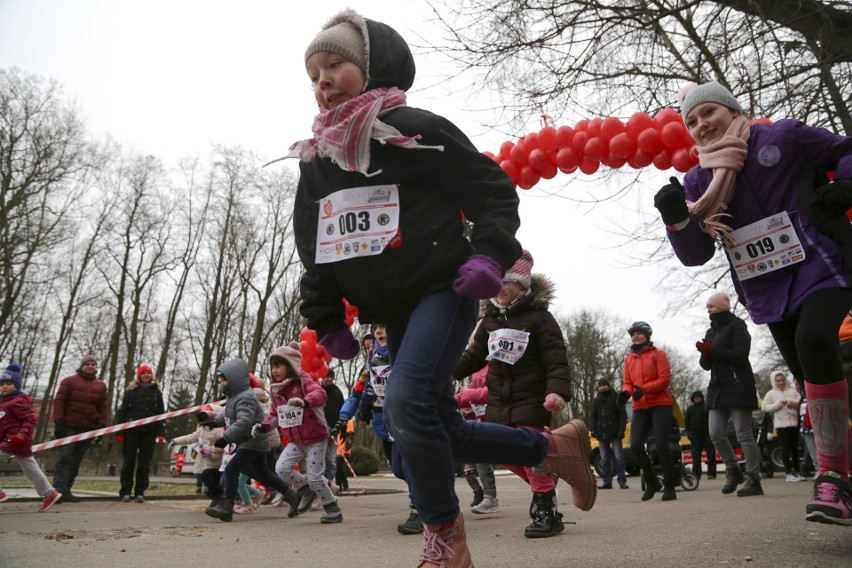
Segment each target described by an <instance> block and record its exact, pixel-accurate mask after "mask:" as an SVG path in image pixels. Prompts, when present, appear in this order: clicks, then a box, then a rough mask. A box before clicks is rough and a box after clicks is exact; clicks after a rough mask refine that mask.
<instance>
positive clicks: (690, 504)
mask: <svg viewBox="0 0 852 568" xmlns="http://www.w3.org/2000/svg"><path fill="white" fill-rule="evenodd" d="M112 479H115V478H112ZM167 479H168V478H166V479H160V480H161V481H165V480H167ZM0 482H2V483H3V486H4V487H5V488H6V491H7V494H9V495H10V499H9V501H7V502H5V503H2V504H0V566H2V567H10V568H11V567H14V568H27V567H39V568H42V567H50V566H58V567H69V568H75V567H84V568H101V567H104V568H106V567H109V568H114V567H116V566H121V567H127V568H134V567H146V568H156V567H159V566H164V567H165V566H168V567H176V566H223V567H234V568H236V567H242V566H247V567H252V568H262V567H266V566H269V567H273V566H274V567H281V566H289V565H293V566H295V565H299V566H309V567H326V566H328V567H334V568H338V567H340V568H343V567H353V568H374V567H384V566H388V567H412V568H413V567H414V566H416V565H417V564H418V560H417V559H418V556H419V554H420V551H421V549H422V537H420V536H418V535H414V536H404V535H400V534H398V533H397V530H396V527H397V525H398V524H399V523H401V522H403V521H404V520H405V519H406V518H407V516H408V511H407V502H408V499H407V496H406V493H405V490H404V485H403V484H402V483H401V482H400V481H398V480H396V479H393V478H390V477H372V478H368V479H364V480H362V483H363V487H364V488H365V490H366V491H367V493H366V494H364V495H357V496H354V495H345V496H342V497H341V498H340V507H341V509H342V510H343V516H344V521H343V523H341V524H337V525H322V524H320V522H319V518H320V516H321V512H309V513H305V514H303V515H301V516H299V517H296V518H293V519H288V518H287V516H286V514H285V512H286V508H277V507H270V506H261V507H260V509H259V510H258V511H256V512H254V513H251V514H245V515H235V518H234V522H231V523H224V522H221V521H218V520H216V519H213V518H210V517H208V516H206V515H205V514H204V512H203V510H204V507H205V506H206V503H207V501H206V500H201V499H195V498H192V499H169V498H149V499H148V500H147V501H146V502H145V503H143V504H137V503H120V502H118V498H117V497H116V496H115V494H94V493H87V492H83V491H80V492H77V491H75V494H79V495H80V496H81V497H83V500H82V501H81V502H80V503H60V504H58V505H55V506H54V507H53V508H52V509H51V510H50V511H47V512H45V513H38V512H37V509H38V503H37V501H36V500H35V499H33V498H34V493H30V494H29V497H30V499H27V498H26V497H27V496H28V494H27V493H26V491H32V490H31V489H29V490H26V489H17V488H11V487H12V486H13V485H23V484H25V483H26V480H25V479H23V478H9V477H4V478H0ZM180 482H182V483H192V482H193V480H192V479H190V478H181V479H180ZM628 482H629V484H630V489H627V490H620V489H613V490H606V491H599V492H598V499H597V503H596V504H595V507H594V508H593V509H592V510H591V511H589V512H586V513H584V512H582V511H579V510H577V509H575V508H574V507H573V505H571V496H570V490H568V488H567V487H563V488H562V489H561V490H560V492H559V506H560V511H562V513H563V514H564V515H565V522H566V527H565V531H564V532H563V533H562V534H560V535H558V536H555V537H552V538H545V539H527V538H524V536H523V529H524V527H525V526H526V525H527V524H528V523H529V518H528V507H529V501H530V494H529V489H528V487H527V486H526V485H525V484H524V483H523V482H522V481H520V480H519V479H517V478H515V477H514V476H499V477H498V479H497V487H498V493H499V499H500V504H501V506H502V507H503V510H502V512H500V513H498V514H494V515H474V514H472V513H471V512H470V511H469V503H470V500H471V491H470V489H469V488H468V487H467V483H466V482H465V481H464V479H459V480H457V486H456V489H457V491H458V493H459V495H460V496H461V498H460V500H461V502H462V505H463V509H462V510H463V511H465V524H466V529H467V534H468V543H469V546H470V549H471V553H472V556H473V560H474V562H475V564H476V566H477V567H478V568H504V567H505V568H509V567H511V568H515V567H527V566H530V567H535V568H563V567H566V566H578V565H580V566H583V567H597V566H601V567H604V566H605V567H608V568H609V567H612V566H630V567H631V568H633V567H644V566H648V567H650V566H654V567H668V566H725V567H727V566H771V567H773V568H778V567H779V566H780V567H787V566H804V567H807V566H814V567H820V568H826V567H834V566H838V567H840V566H842V567H845V568H849V567H850V566H852V527H844V526H834V525H821V524H816V523H809V522H805V521H804V505H805V503H806V502H807V500H808V499H809V497H810V493H811V485H812V484H811V483H810V482H802V483H787V482H785V481H784V478H783V476H782V477H775V478H773V479H765V480H763V486H764V491H765V493H766V494H765V495H764V496H762V497H749V498H744V497H739V498H738V497H736V496H735V495H728V496H725V495H722V494H721V493H720V489H721V487H722V485H723V482H724V479H723V476H720V477H719V478H717V479H715V480H707V479H702V480H701V484H700V486H699V487H698V489H697V490H696V491H693V492H686V491H684V490H682V489H679V490H678V492H677V493H678V499H677V500H676V501H670V502H662V501H660V499H659V496H657V497H656V498H655V499H654V500H653V501H648V502H644V503H643V502H641V501H640V495H641V489H640V482H639V479H638V478H636V477H630V478H628ZM351 488H352V489H357V488H358V483H355V482H354V481H353V483H352V484H351Z"/></svg>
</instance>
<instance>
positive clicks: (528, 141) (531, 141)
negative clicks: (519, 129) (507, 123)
mask: <svg viewBox="0 0 852 568" xmlns="http://www.w3.org/2000/svg"><path fill="white" fill-rule="evenodd" d="M524 148H526V149H527V150H530V151H531V150H532V149H533V148H538V132H530V133H529V134H527V135H526V136H524Z"/></svg>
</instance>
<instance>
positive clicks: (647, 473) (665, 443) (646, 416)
mask: <svg viewBox="0 0 852 568" xmlns="http://www.w3.org/2000/svg"><path fill="white" fill-rule="evenodd" d="M672 420H673V415H672V407H671V406H652V407H651V408H643V409H641V410H636V409H634V410H633V419H632V420H631V421H630V449H631V450H633V454H634V455H635V456H636V461H638V462H639V467H641V468H642V475H643V476H644V477H645V479H646V480H647V479H649V478H654V477H656V474H655V473H654V468H653V466H652V465H651V460H650V458H649V457H648V454H647V452H646V451H645V441H646V440H647V439H648V435H649V434H650V433H651V432H652V431H653V433H654V444H655V445H656V446H657V456H658V457H659V460H660V467H661V469H662V470H663V479H664V480H665V483H666V487H674V486H675V480H676V475H675V471H674V457H672V452H671V449H670V448H669V432H671V431H672Z"/></svg>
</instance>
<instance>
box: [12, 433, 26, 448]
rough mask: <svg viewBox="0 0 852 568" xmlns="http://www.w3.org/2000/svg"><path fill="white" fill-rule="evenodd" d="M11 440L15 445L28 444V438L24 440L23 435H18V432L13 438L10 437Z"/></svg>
mask: <svg viewBox="0 0 852 568" xmlns="http://www.w3.org/2000/svg"><path fill="white" fill-rule="evenodd" d="M9 442H10V443H11V444H12V445H13V446H23V445H24V444H26V443H27V441H26V440H24V438H23V437H22V436H19V435H17V434H15V435H14V436H12V437H11V438H9Z"/></svg>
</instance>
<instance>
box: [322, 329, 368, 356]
mask: <svg viewBox="0 0 852 568" xmlns="http://www.w3.org/2000/svg"><path fill="white" fill-rule="evenodd" d="M319 344H320V345H322V346H323V347H325V352H326V353H328V354H329V355H331V356H332V357H335V358H337V359H343V360H347V361H348V360H349V359H354V358H355V357H356V356H357V355H358V353H360V352H361V344H360V343H358V340H357V339H355V336H354V335H352V332H351V331H350V330H349V328H348V327H341V328H340V329H335V330H334V331H329V332H328V333H326V334H325V336H324V337H323V338H322V339H320V341H319Z"/></svg>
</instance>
